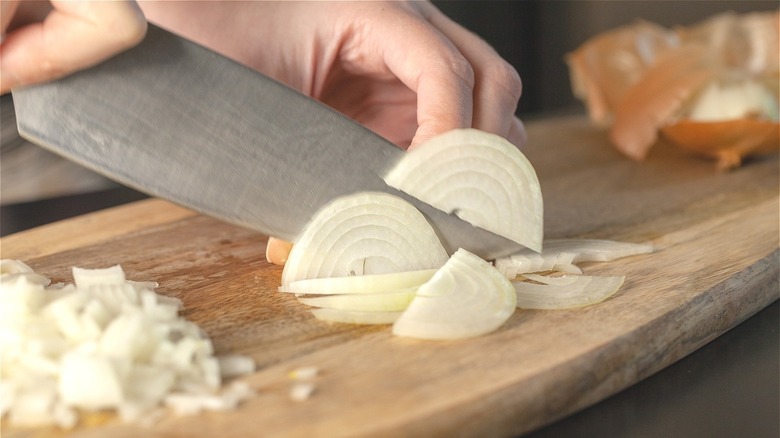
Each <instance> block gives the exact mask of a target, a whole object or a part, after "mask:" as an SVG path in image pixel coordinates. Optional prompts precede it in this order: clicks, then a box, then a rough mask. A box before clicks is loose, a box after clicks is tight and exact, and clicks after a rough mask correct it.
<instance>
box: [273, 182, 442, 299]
mask: <svg viewBox="0 0 780 438" xmlns="http://www.w3.org/2000/svg"><path fill="white" fill-rule="evenodd" d="M446 261H447V252H446V250H445V249H444V247H443V246H442V244H441V242H440V241H439V238H438V236H437V235H436V232H435V231H434V230H433V228H432V227H431V225H430V224H429V223H428V221H427V220H426V219H425V216H423V215H422V213H420V212H419V211H418V210H417V209H416V208H415V207H414V206H412V205H411V204H409V203H408V202H406V201H404V200H403V199H401V198H399V197H396V196H393V195H389V194H386V193H378V192H360V193H357V194H353V195H347V196H344V197H341V198H337V199H336V200H334V201H333V202H331V203H330V204H328V205H327V206H325V207H324V208H323V209H322V210H320V211H319V212H318V213H317V215H315V217H314V218H312V220H311V222H310V223H309V224H308V225H307V226H306V228H305V229H304V231H303V233H302V234H301V235H300V236H299V237H298V239H297V240H296V242H295V243H294V245H293V248H292V251H290V256H289V258H288V259H287V263H285V265H284V270H283V271H282V285H284V286H286V285H288V284H290V283H292V282H294V281H298V280H304V279H311V278H323V277H347V276H350V275H356V276H360V275H366V274H383V273H391V272H405V271H415V270H421V269H435V268H439V267H440V266H442V265H443V264H444V263H445V262H446Z"/></svg>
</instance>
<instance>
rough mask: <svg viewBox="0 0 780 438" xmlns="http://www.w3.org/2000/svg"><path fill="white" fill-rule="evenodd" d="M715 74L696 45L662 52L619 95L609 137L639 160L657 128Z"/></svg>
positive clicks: (655, 138) (652, 142) (625, 151)
mask: <svg viewBox="0 0 780 438" xmlns="http://www.w3.org/2000/svg"><path fill="white" fill-rule="evenodd" d="M715 74H716V72H715V71H714V70H713V69H712V68H711V67H710V65H709V63H708V62H707V59H706V52H704V51H703V50H702V49H701V48H700V47H685V48H681V49H679V50H675V51H673V52H668V53H666V54H664V56H662V57H661V59H659V60H658V61H657V62H656V64H655V65H654V66H653V67H652V68H651V69H650V70H648V71H647V72H646V74H645V76H644V77H643V79H642V80H641V81H640V82H639V83H637V84H636V85H635V86H634V87H632V88H631V89H630V90H629V91H628V92H627V93H626V95H625V96H623V99H622V100H621V101H620V104H619V105H618V106H617V109H616V111H615V122H614V124H613V125H612V129H611V130H610V133H609V137H610V140H612V143H614V145H615V147H617V149H618V150H620V151H621V152H622V153H623V154H625V155H626V156H628V157H630V158H632V159H634V160H643V159H644V158H645V157H646V156H647V153H648V152H649V150H650V148H651V147H652V146H653V144H654V143H655V142H656V141H657V140H658V131H659V129H660V128H661V127H662V126H664V125H665V124H666V123H668V122H667V121H668V120H669V119H670V118H672V117H673V116H674V115H675V114H676V113H677V112H679V111H680V109H681V108H682V107H683V106H684V104H685V103H686V102H687V101H688V99H690V98H691V96H693V95H694V94H695V93H696V91H698V90H699V89H700V88H701V87H703V86H704V85H706V84H707V83H708V82H709V81H710V80H712V79H713V78H714V77H715Z"/></svg>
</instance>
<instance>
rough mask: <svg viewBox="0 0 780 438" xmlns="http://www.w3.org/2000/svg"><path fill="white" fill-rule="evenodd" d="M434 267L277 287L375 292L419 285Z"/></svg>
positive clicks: (303, 290)
mask: <svg viewBox="0 0 780 438" xmlns="http://www.w3.org/2000/svg"><path fill="white" fill-rule="evenodd" d="M435 272H436V269H423V270H420V271H409V272H394V273H391V274H369V275H356V276H352V277H330V278H310V279H307V280H298V281H293V282H292V283H290V284H287V285H282V286H280V287H279V291H280V292H290V293H296V294H312V295H317V294H327V295H331V294H375V293H382V292H391V291H395V290H398V289H407V288H414V287H417V286H420V285H421V284H423V283H425V282H426V281H428V280H430V279H431V277H433V274H434V273H435Z"/></svg>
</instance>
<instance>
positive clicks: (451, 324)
mask: <svg viewBox="0 0 780 438" xmlns="http://www.w3.org/2000/svg"><path fill="white" fill-rule="evenodd" d="M515 305H516V294H515V291H514V289H513V288H512V284H511V283H510V282H509V281H508V280H507V279H506V278H504V277H503V276H502V275H501V273H500V272H498V271H497V270H496V269H495V268H494V267H493V266H492V265H491V264H490V263H488V262H486V261H484V260H482V259H481V258H479V257H478V256H476V255H474V254H472V253H470V252H468V251H466V250H463V249H459V250H458V251H456V252H455V254H453V255H452V257H450V259H449V260H448V261H447V263H446V264H445V265H444V266H443V267H442V268H441V269H439V271H438V272H437V273H436V274H435V275H434V276H433V278H431V280H430V281H428V282H427V283H425V284H424V285H422V286H420V288H419V289H418V290H417V296H416V297H415V298H414V300H412V302H411V304H410V305H409V307H408V308H407V309H406V311H404V312H403V314H402V315H401V316H400V317H399V318H398V320H397V321H396V322H395V323H394V324H393V334H395V335H398V336H406V337H413V338H420V339H459V338H468V337H473V336H479V335H482V334H485V333H489V332H491V331H493V330H495V329H497V328H498V327H500V326H501V325H502V324H503V323H504V322H505V321H506V320H507V319H509V317H510V316H511V315H512V313H514V310H515Z"/></svg>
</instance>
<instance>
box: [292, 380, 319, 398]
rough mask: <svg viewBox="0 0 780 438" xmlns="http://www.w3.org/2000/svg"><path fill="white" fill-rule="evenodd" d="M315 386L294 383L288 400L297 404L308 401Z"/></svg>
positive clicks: (307, 383) (308, 383) (305, 383)
mask: <svg viewBox="0 0 780 438" xmlns="http://www.w3.org/2000/svg"><path fill="white" fill-rule="evenodd" d="M314 389H315V386H314V384H313V383H310V382H296V383H294V384H293V385H292V386H291V387H290V399H292V400H293V401H297V402H302V401H306V400H308V399H309V398H310V397H311V395H312V394H314Z"/></svg>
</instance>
